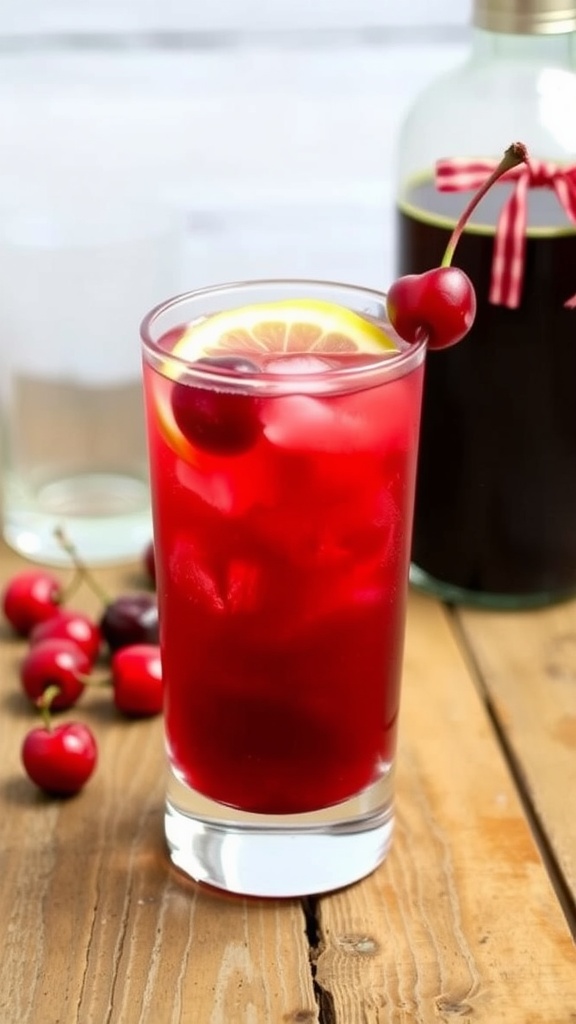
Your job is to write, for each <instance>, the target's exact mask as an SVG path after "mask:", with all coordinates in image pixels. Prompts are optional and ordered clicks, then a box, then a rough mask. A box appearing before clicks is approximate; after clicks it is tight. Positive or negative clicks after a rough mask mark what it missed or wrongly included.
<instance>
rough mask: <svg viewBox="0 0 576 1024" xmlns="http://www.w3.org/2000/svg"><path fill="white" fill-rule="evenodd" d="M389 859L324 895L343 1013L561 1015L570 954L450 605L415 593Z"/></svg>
mask: <svg viewBox="0 0 576 1024" xmlns="http://www.w3.org/2000/svg"><path fill="white" fill-rule="evenodd" d="M397 796H398V801H397V803H398V820H397V829H396V835H395V839H394V843H393V847H392V851H391V853H390V855H389V858H388V860H387V862H386V863H385V864H384V865H383V866H382V867H381V868H380V869H379V870H378V871H377V872H375V874H374V875H373V876H372V877H371V878H369V879H367V880H365V881H363V882H361V883H359V884H358V885H356V886H352V887H351V888H349V889H346V890H342V891H341V892H339V893H336V894H333V895H331V896H328V897H324V898H322V899H320V900H319V902H318V907H317V913H318V918H319V934H320V946H319V951H318V956H317V976H316V981H317V984H318V986H319V988H320V991H321V993H322V994H323V1002H324V1012H325V1019H326V1020H331V1021H337V1022H339V1024H437V1022H438V1021H444V1022H449V1021H454V1020H458V1021H463V1022H466V1021H468V1022H470V1024H471V1022H472V1021H474V1022H476V1024H494V1022H495V1021H498V1024H519V1022H522V1024H568V1022H571V1021H572V1022H573V1021H576V952H575V949H574V945H573V942H572V940H571V937H570V933H569V929H568V927H567V925H566V921H565V919H564V917H563V915H562V912H561V909H560V906H559V903H558V901H557V899H556V897H555V894H554V892H553V889H552V887H551V884H550V881H549V878H548V875H547V873H546V871H545V869H544V868H543V865H542V861H541V859H540V856H539V853H538V850H537V847H536V845H535V842H534V839H533V837H532V834H531V832H530V829H529V827H528V824H527V822H526V820H525V818H524V815H523V812H522V807H521V805H520V803H519V799H518V795H517V792H516V790H515V788H514V785H513V783H512V780H511V777H510V775H509V773H508V771H507V767H506V764H505V762H504V760H503V758H502V756H501V754H500V751H499V748H498V747H497V744H496V742H495V738H494V735H493V732H492V728H491V724H490V721H489V718H488V716H487V715H486V713H485V709H484V707H483V704H482V702H481V700H480V698H479V696H478V694H477V692H476V690H475V688H474V686H473V685H472V683H471V681H470V677H469V674H468V672H467V669H466V666H465V664H464V662H463V659H462V656H461V654H460V652H459V650H458V648H457V646H456V643H455V641H454V637H453V635H452V632H451V629H450V624H449V621H448V618H447V616H446V614H445V613H444V612H443V611H442V610H441V609H440V608H439V607H438V606H437V605H435V603H434V602H432V601H431V600H429V599H427V598H425V597H423V596H420V595H415V594H413V595H411V600H410V606H409V622H408V637H407V651H406V664H405V681H404V692H403V708H402V719H401V742H400V749H399V770H398V794H397Z"/></svg>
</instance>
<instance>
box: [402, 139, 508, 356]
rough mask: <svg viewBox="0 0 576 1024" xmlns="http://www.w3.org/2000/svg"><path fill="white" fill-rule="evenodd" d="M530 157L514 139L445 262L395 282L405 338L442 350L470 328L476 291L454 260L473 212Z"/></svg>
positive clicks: (482, 189)
mask: <svg viewBox="0 0 576 1024" xmlns="http://www.w3.org/2000/svg"><path fill="white" fill-rule="evenodd" d="M527 161H528V151H527V149H526V146H525V145H524V144H523V143H522V142H514V143H512V145H511V146H509V147H508V149H507V150H506V152H505V153H504V156H503V157H502V159H501V161H500V163H499V164H498V166H497V167H496V168H495V169H494V170H493V171H492V173H491V174H490V175H489V176H488V177H487V178H486V181H485V182H484V183H483V184H482V185H481V187H480V188H479V189H478V191H477V192H476V193H475V195H473V196H472V199H471V200H470V202H469V203H468V205H467V206H466V208H465V210H464V212H463V213H462V215H461V217H460V218H459V220H458V223H457V224H456V227H455V228H454V231H453V232H452V234H451V236H450V239H449V242H448V245H447V247H446V252H445V253H444V257H443V259H442V265H441V266H440V267H433V268H432V269H431V270H427V271H425V273H423V274H407V275H406V276H405V277H400V278H398V280H397V281H394V283H393V284H392V285H391V286H390V288H389V289H388V295H387V299H386V307H387V312H388V317H389V319H390V323H391V324H392V326H393V327H394V329H395V330H396V331H397V332H398V334H399V335H400V337H401V338H404V340H405V341H408V342H410V344H414V343H415V342H417V341H419V340H420V339H421V338H423V337H427V339H428V348H430V349H441V348H448V347H449V346H450V345H455V344H456V342H458V341H460V340H461V339H462V338H463V337H464V336H465V335H466V334H467V333H468V331H469V330H470V328H471V326H472V324H473V323H474V317H475V316H476V294H475V292H474V287H473V285H472V282H471V280H470V278H469V277H468V276H467V275H466V274H465V273H464V271H463V270H460V269H459V268H458V267H452V266H451V265H450V264H451V262H452V256H453V255H454V250H455V249H456V246H457V244H458V240H459V238H460V235H461V234H462V232H463V230H464V228H465V226H466V224H467V223H468V220H469V219H470V215H471V214H472V212H473V211H474V210H475V209H476V207H477V205H478V203H479V202H480V200H481V199H482V197H483V196H484V195H485V194H486V192H487V191H488V189H489V188H491V187H492V185H493V184H494V182H495V181H497V180H498V178H500V177H501V176H502V175H503V174H505V173H506V171H510V170H512V168H513V167H516V166H517V165H518V164H520V163H526V162H527Z"/></svg>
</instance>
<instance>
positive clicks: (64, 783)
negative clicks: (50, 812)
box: [21, 722, 98, 796]
mask: <svg viewBox="0 0 576 1024" xmlns="http://www.w3.org/2000/svg"><path fill="white" fill-rule="evenodd" d="M21 757H22V763H23V765H24V768H25V770H26V773H27V775H28V777H29V778H30V779H31V780H32V782H34V783H35V784H36V785H37V786H39V787H40V789H43V790H44V791H45V792H46V793H49V794H51V795H52V796H73V795H74V794H75V793H77V792H78V791H79V790H80V789H82V787H83V786H84V785H85V783H86V782H87V781H88V779H89V778H90V776H91V775H92V773H93V771H94V769H95V767H96V763H97V760H98V748H97V745H96V740H95V738H94V735H93V733H92V732H91V730H90V729H89V728H88V726H87V725H84V724H83V723H82V722H65V723H63V724H61V725H58V726H55V727H54V728H52V727H51V726H49V725H43V726H38V727H37V728H35V729H32V730H30V732H28V733H27V734H26V736H25V737H24V741H23V743H22V749H21Z"/></svg>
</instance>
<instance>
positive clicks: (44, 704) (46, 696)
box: [36, 683, 61, 732]
mask: <svg viewBox="0 0 576 1024" xmlns="http://www.w3.org/2000/svg"><path fill="white" fill-rule="evenodd" d="M60 692H61V690H60V687H59V686H58V685H57V684H56V683H51V684H50V686H47V687H46V689H45V690H44V692H43V693H42V695H41V696H40V697H38V700H37V701H36V707H37V708H38V710H39V712H40V714H41V715H42V721H43V723H44V728H45V729H46V730H47V731H48V732H49V731H50V729H51V728H52V715H51V714H50V708H51V707H52V701H53V700H55V699H56V697H57V696H58V694H59V693H60Z"/></svg>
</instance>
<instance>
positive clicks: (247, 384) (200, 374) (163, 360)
mask: <svg viewBox="0 0 576 1024" xmlns="http://www.w3.org/2000/svg"><path fill="white" fill-rule="evenodd" d="M274 288H277V289H278V288H285V289H289V290H292V291H293V295H292V298H298V297H303V296H302V294H301V293H300V296H299V295H298V289H301V290H304V289H306V290H308V291H312V290H317V291H319V292H320V291H322V290H326V291H327V292H328V291H340V292H341V293H344V294H346V293H348V294H349V295H350V296H351V297H352V296H354V295H356V296H359V295H365V296H366V297H367V299H371V300H373V301H374V302H377V303H380V304H381V305H383V306H384V308H385V303H386V292H384V291H379V290H378V289H376V288H371V287H366V286H364V285H361V284H352V283H349V282H341V281H330V280H322V279H318V278H299V277H296V278H255V279H252V280H250V279H248V280H238V281H231V282H226V283H222V284H214V285H207V286H204V287H202V288H194V289H191V290H189V291H185V292H180V293H178V294H176V295H173V296H171V297H169V298H167V299H164V300H163V301H162V302H159V303H157V304H156V305H155V306H153V307H152V309H150V310H149V312H148V313H147V314H146V315H145V316H144V317H143V319H142V321H141V323H140V338H141V341H142V346H143V349H144V351H145V352H146V353H147V354H148V355H149V356H150V357H152V361H156V362H157V365H158V364H161V365H164V366H165V367H169V366H172V367H179V368H180V371H181V372H182V373H183V374H184V373H185V374H186V375H187V377H188V378H189V379H190V378H192V379H194V380H195V381H197V382H198V383H204V384H205V385H207V386H210V385H212V386H213V387H214V386H215V385H216V384H220V385H223V386H227V387H231V388H233V389H234V390H247V391H263V390H264V391H267V390H270V391H273V392H276V391H278V390H282V389H285V388H286V387H287V386H288V385H290V387H291V389H292V388H300V387H301V386H302V385H304V386H305V388H306V390H308V389H309V388H311V387H313V386H314V385H318V384H319V383H322V384H323V385H324V386H326V385H327V383H328V381H329V382H330V388H329V389H330V390H336V391H337V390H339V388H338V384H344V385H345V386H346V385H348V386H350V385H351V384H354V385H355V386H358V387H361V386H369V382H370V383H372V382H373V383H374V384H375V383H381V382H382V380H383V379H385V378H387V377H389V378H391V379H392V378H396V377H402V376H405V375H406V374H407V373H408V372H410V370H412V369H413V368H414V367H415V366H417V365H419V364H420V362H421V361H422V360H423V358H424V355H425V350H426V344H427V338H426V337H425V336H424V334H423V336H422V337H421V338H420V339H419V340H418V341H416V342H414V343H413V344H410V343H408V342H405V341H404V340H403V339H401V338H400V337H399V335H397V333H396V332H395V331H393V328H391V330H392V331H393V333H394V334H395V335H396V337H397V338H398V339H399V340H400V342H401V343H402V344H403V346H404V347H403V348H401V349H400V350H398V351H390V350H385V349H383V352H386V354H385V355H384V357H378V355H376V354H373V353H365V354H366V355H367V356H372V355H374V358H369V359H367V360H366V361H365V362H363V363H362V364H360V365H355V366H342V367H335V368H333V369H330V370H329V371H328V372H327V371H326V370H320V371H318V372H314V373H289V374H288V373H287V374H281V373H278V372H274V373H273V372H266V370H261V371H259V372H258V374H256V373H255V374H253V375H251V374H249V373H231V372H226V371H223V370H222V369H220V368H216V367H213V366H208V365H206V366H200V365H199V363H198V361H197V360H189V359H186V358H183V357H182V356H178V355H175V354H174V353H173V352H170V351H167V350H166V349H164V348H162V346H161V345H160V344H159V342H158V341H157V340H155V339H154V337H153V334H152V328H153V326H154V324H155V323H157V322H158V320H159V319H160V318H161V317H162V316H163V314H166V313H169V312H170V311H173V310H176V309H178V308H179V307H184V306H186V305H188V304H190V303H191V302H201V301H202V299H203V298H206V299H209V298H214V297H216V296H226V295H232V294H234V293H235V292H238V293H240V294H241V293H242V292H246V291H248V290H254V291H255V290H257V289H262V290H273V289H274ZM318 297H319V296H318V295H317V296H316V298H318ZM324 297H325V298H326V300H327V301H330V300H329V299H328V298H327V297H326V296H324ZM261 301H262V302H264V301H265V299H262V300H261ZM248 304H249V303H248V302H246V303H244V305H248ZM250 304H251V303H250ZM339 304H340V305H343V303H342V302H340V303H339ZM237 305H238V306H240V305H242V303H241V301H239V302H238V303H237ZM229 308H230V309H233V308H234V307H233V306H231V307H229ZM346 308H348V309H350V310H351V311H352V312H355V313H357V314H358V315H360V316H361V315H362V311H361V310H359V309H357V308H355V307H354V306H353V305H350V306H347V307H346ZM213 312H214V313H218V312H221V310H213ZM365 312H367V311H365ZM185 322H186V320H185V318H183V320H182V323H185ZM163 333H164V332H163ZM161 337H162V334H161V335H160V338H161ZM165 375H166V376H170V377H171V376H173V374H171V373H169V372H168V373H166V374H165ZM174 376H180V373H177V374H175V375H174Z"/></svg>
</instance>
